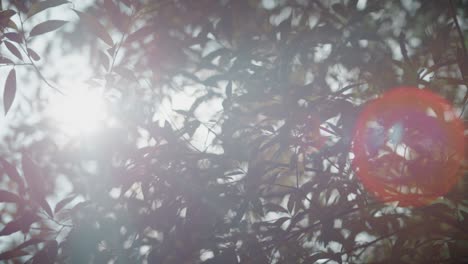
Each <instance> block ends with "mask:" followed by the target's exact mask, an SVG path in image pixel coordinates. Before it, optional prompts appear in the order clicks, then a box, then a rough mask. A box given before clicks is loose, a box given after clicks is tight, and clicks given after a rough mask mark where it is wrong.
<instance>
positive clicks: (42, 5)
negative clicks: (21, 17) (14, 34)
mask: <svg viewBox="0 0 468 264" xmlns="http://www.w3.org/2000/svg"><path fill="white" fill-rule="evenodd" d="M67 3H70V2H69V1H65V0H45V1H41V2H37V3H34V4H33V5H31V8H30V9H29V12H28V14H27V17H28V18H30V17H32V16H34V15H35V14H37V13H40V12H42V11H44V10H46V9H48V8H51V7H56V6H59V5H63V4H67Z"/></svg>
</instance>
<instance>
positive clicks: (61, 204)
mask: <svg viewBox="0 0 468 264" xmlns="http://www.w3.org/2000/svg"><path fill="white" fill-rule="evenodd" d="M75 198H76V196H71V197H67V198H65V199H63V200H61V201H60V202H58V203H57V204H56V205H55V209H54V213H57V212H59V211H60V210H62V209H63V208H64V207H65V206H66V205H67V204H69V203H70V202H71V201H73V200H74V199H75Z"/></svg>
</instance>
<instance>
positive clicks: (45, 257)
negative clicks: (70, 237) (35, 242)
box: [32, 240, 58, 264]
mask: <svg viewBox="0 0 468 264" xmlns="http://www.w3.org/2000/svg"><path fill="white" fill-rule="evenodd" d="M57 252H58V243H57V241H56V240H52V241H50V242H48V243H47V245H46V246H45V247H44V248H43V249H42V250H41V251H39V252H37V253H36V255H35V256H34V257H33V259H32V264H43V263H54V262H55V259H56V258H57Z"/></svg>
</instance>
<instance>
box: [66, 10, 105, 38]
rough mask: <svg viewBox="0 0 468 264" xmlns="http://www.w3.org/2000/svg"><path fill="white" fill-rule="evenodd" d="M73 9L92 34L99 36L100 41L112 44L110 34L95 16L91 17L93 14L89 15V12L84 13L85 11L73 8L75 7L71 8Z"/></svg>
mask: <svg viewBox="0 0 468 264" xmlns="http://www.w3.org/2000/svg"><path fill="white" fill-rule="evenodd" d="M73 11H75V12H76V14H77V15H78V16H79V17H80V20H81V21H83V22H84V23H85V24H86V26H87V28H88V29H89V30H90V31H91V32H92V33H93V34H94V35H96V36H97V37H98V38H100V39H101V40H102V41H104V42H105V43H106V44H107V45H109V46H113V45H114V41H113V40H112V38H111V36H110V35H109V33H108V32H107V30H106V28H104V26H103V25H101V23H99V21H98V20H97V18H95V17H93V16H91V15H89V14H86V13H83V12H80V11H78V10H75V9H73Z"/></svg>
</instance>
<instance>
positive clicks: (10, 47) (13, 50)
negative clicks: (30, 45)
mask: <svg viewBox="0 0 468 264" xmlns="http://www.w3.org/2000/svg"><path fill="white" fill-rule="evenodd" d="M5 46H6V47H7V49H8V50H9V51H10V52H11V53H12V54H13V55H15V56H16V57H17V58H18V59H20V60H23V56H22V55H21V52H20V51H19V50H18V48H17V47H15V45H13V43H11V42H8V41H5Z"/></svg>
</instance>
